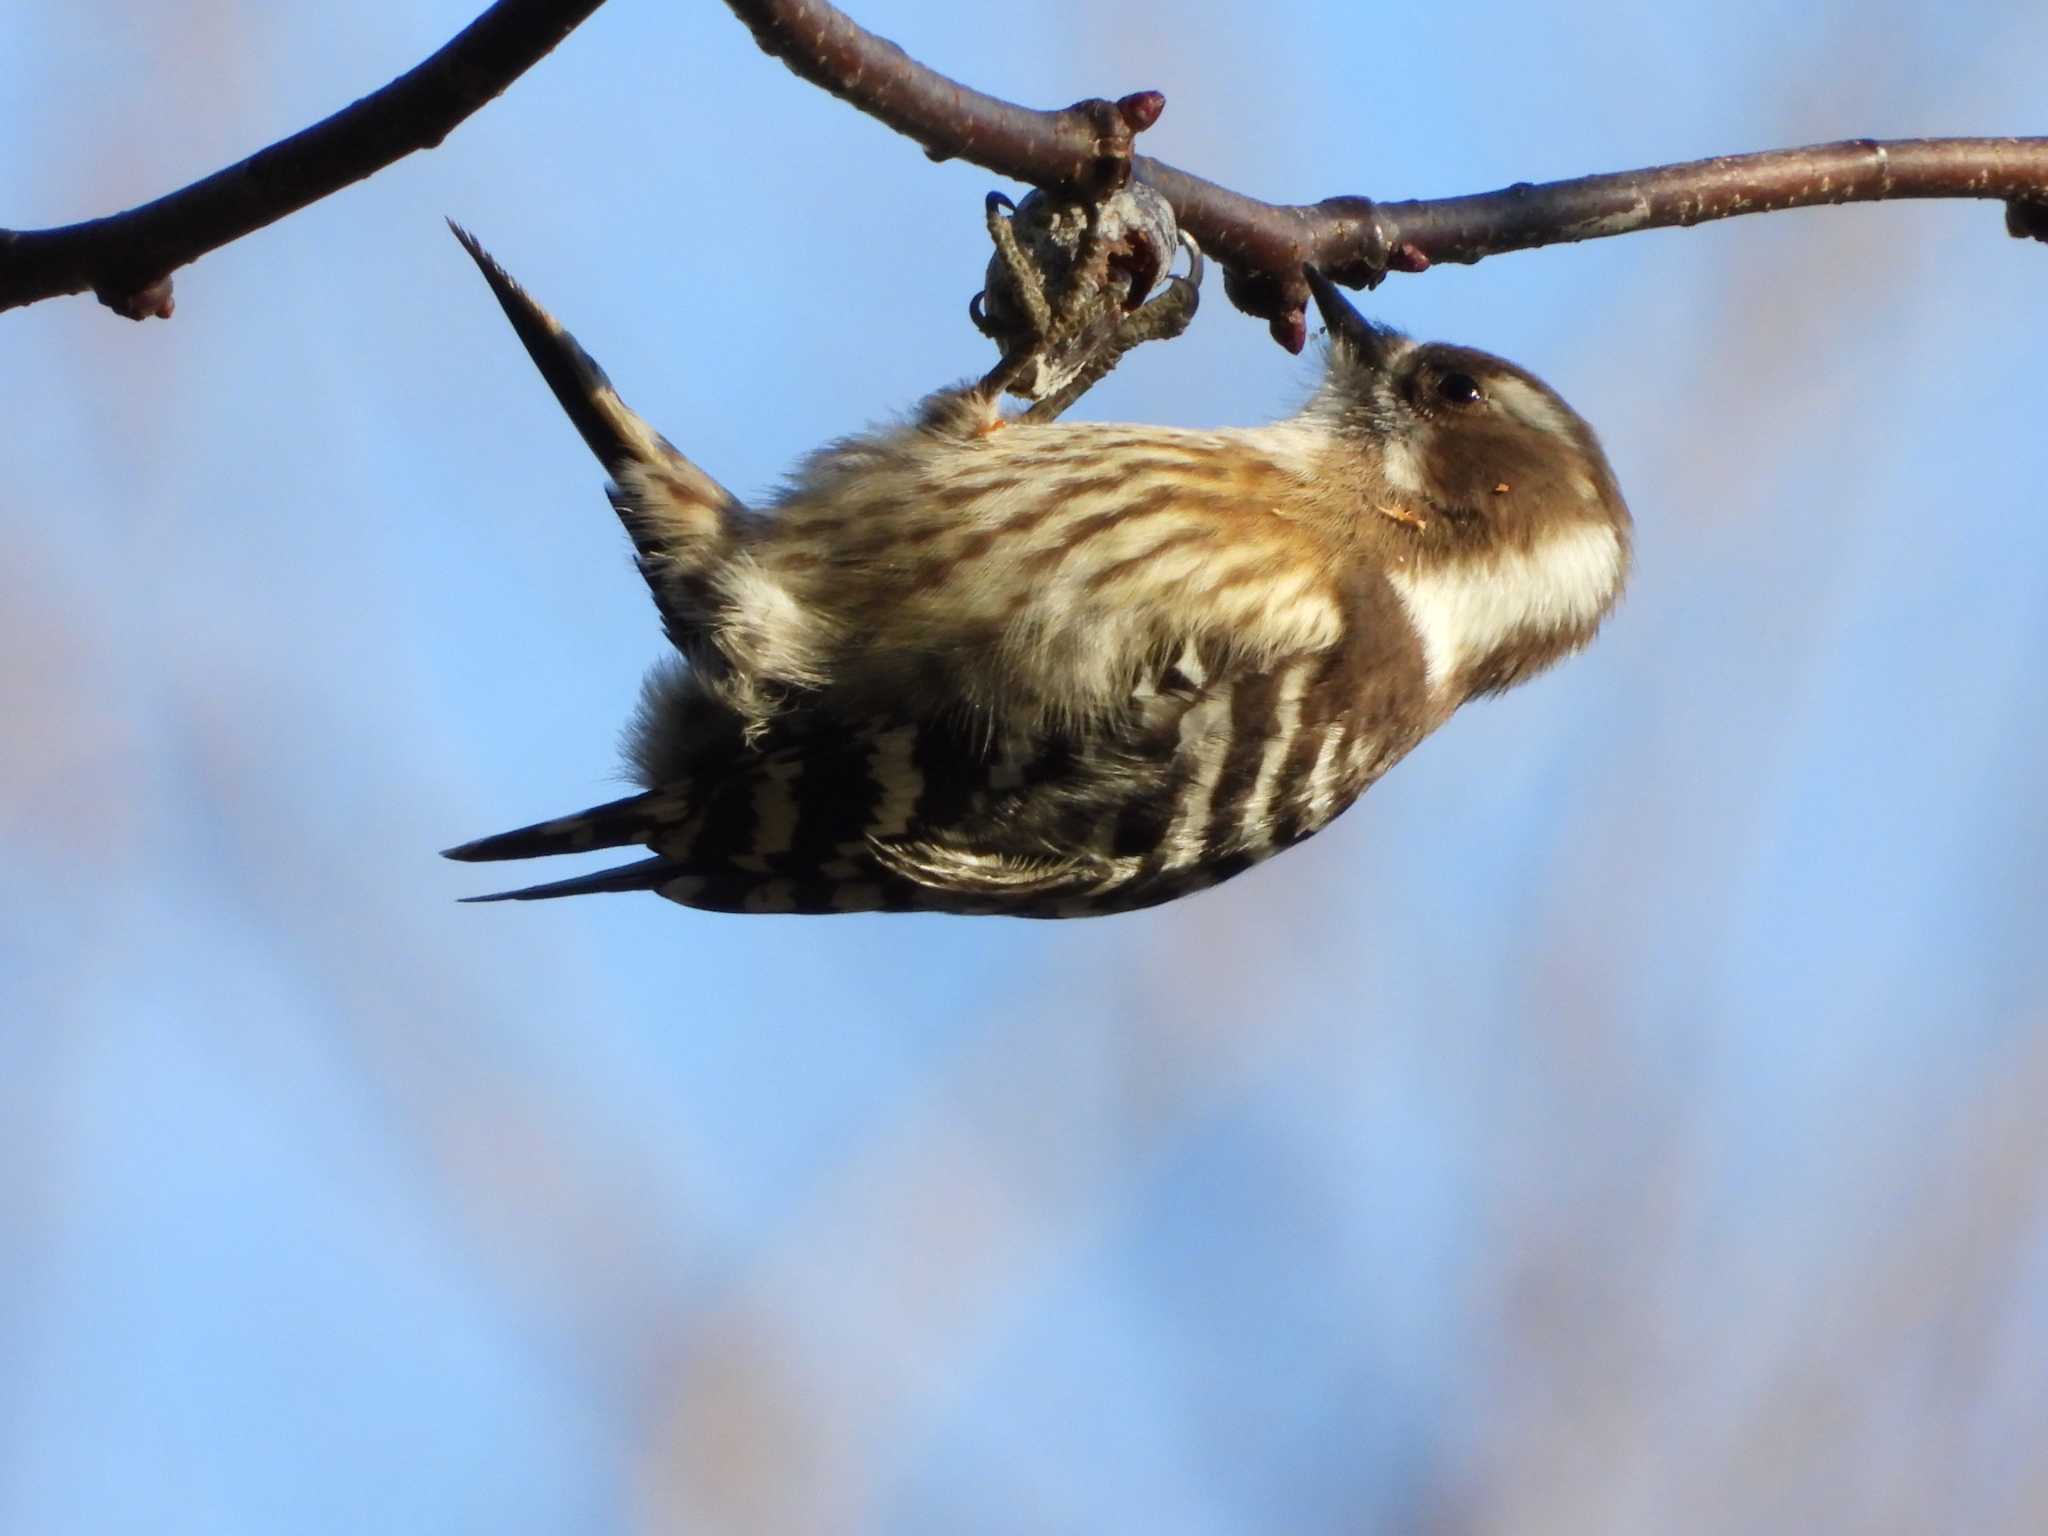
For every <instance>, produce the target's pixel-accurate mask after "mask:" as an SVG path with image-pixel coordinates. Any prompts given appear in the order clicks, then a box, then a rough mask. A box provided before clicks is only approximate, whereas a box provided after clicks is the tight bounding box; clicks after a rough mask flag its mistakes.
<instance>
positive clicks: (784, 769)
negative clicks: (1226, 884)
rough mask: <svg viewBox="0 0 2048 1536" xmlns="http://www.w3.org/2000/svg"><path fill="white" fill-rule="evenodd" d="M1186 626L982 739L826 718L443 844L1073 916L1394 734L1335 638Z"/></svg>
mask: <svg viewBox="0 0 2048 1536" xmlns="http://www.w3.org/2000/svg"><path fill="white" fill-rule="evenodd" d="M1215 668H1216V669H1215V670H1214V671H1213V672H1212V671H1211V661H1210V659H1209V658H1205V656H1204V655H1203V654H1202V652H1201V650H1200V648H1199V647H1197V646H1195V645H1192V644H1190V645H1188V646H1186V647H1184V648H1183V649H1182V650H1181V651H1179V652H1177V653H1176V654H1175V655H1174V656H1173V657H1172V658H1170V659H1169V660H1167V661H1165V662H1164V663H1162V664H1161V665H1159V666H1158V667H1156V668H1154V669H1152V670H1151V671H1149V672H1148V673H1147V675H1146V676H1145V678H1144V680H1143V681H1142V682H1141V684H1140V685H1139V687H1138V688H1137V690H1136V691H1135V693H1134V695H1133V696H1132V698H1131V699H1130V700H1129V704H1128V708H1127V709H1125V710H1123V711H1119V712H1118V714H1117V716H1116V717H1115V719H1114V720H1112V721H1108V722H1102V723H1098V724H1097V725H1095V726H1093V727H1090V728H1087V729H1084V730H1081V731H1079V732H1066V731H1060V730H1046V731H1044V732H1043V733H1041V734H1039V735H1037V736H1035V737H1033V738H1032V739H1030V740H1029V741H1025V742H1016V741H1013V742H1012V743H1011V744H1010V745H1009V746H1007V747H1005V748H993V747H991V746H990V745H989V744H988V738H987V736H986V734H985V733H981V732H976V731H974V730H971V729H965V728H963V727H962V726H961V725H960V724H959V723H958V722H957V721H955V720H953V719H950V718H949V719H947V720H944V721H936V722H935V721H909V720H899V721H893V722H890V723H888V724H886V725H884V726H883V727H882V728H879V729H867V730H860V729H842V730H838V731H824V732H819V733H816V734H814V735H812V736H811V737H809V738H807V739H805V740H803V741H800V742H796V743H793V744H788V745H784V746H782V747H780V748H777V749H774V750H769V751H765V752H759V753H751V752H749V753H742V754H741V755H740V756H739V757H738V758H737V759H736V760H734V761H733V762H731V763H730V764H729V765H728V766H727V767H726V768H725V769H724V770H722V771H720V772H717V773H707V774H704V775H703V776H701V777H700V778H699V779H698V780H697V781H696V783H695V784H693V785H692V786H690V787H689V788H687V789H685V788H679V787H664V788H659V789H655V790H651V791H649V792H647V793H645V794H642V795H636V796H632V797H630V798H628V799H625V800H620V801H614V802H612V803H611V804H609V805H605V806H599V807H595V808H593V809H592V810H590V811H587V812H583V813H580V814H579V815H577V816H571V817H564V818H561V819H559V820H556V821H551V822H544V823H540V824H539V825H537V826H534V827H529V828H525V829H522V830H520V831H517V832H512V833H507V834H503V835H502V836H499V837H495V838H486V839H483V840H481V841H479V842H476V843H472V844H468V845H465V846H464V847H462V848H458V849H454V850H451V853H452V856H454V857H457V858H462V859H479V860H480V859H502V858H524V857H531V856H535V855H542V854H553V853H564V852H574V851H580V850H584V849H594V848H600V847H620V846H627V845H630V844H635V843H638V844H642V845H644V846H646V847H647V848H648V849H649V850H650V851H651V853H652V854H653V857H651V858H647V859H643V860H640V861H638V862H636V863H632V864H628V865H625V866H623V867H620V868H617V869H612V870H606V871H601V872H599V873H597V874H593V875H586V876H580V877H576V878H572V879H568V880H562V881H557V882H553V883H550V884H545V885H538V886H531V887H527V888H525V889H522V890H517V891H511V892H506V893H504V896H503V897H489V898H480V899H486V900H494V899H506V898H509V899H519V900H527V899H536V898H544V897H553V896H567V895H578V894H584V893H587V892H595V891H619V890H649V891H655V892H657V893H658V894H660V895H663V896H666V897H668V898H670V899H671V900H674V901H678V902H681V903H683V904H684V905H687V906H692V907H700V908H705V909H709V910H715V911H733V912H804V913H825V912H855V911H940V912H956V913H977V914H992V913H1006V914H1010V915H1014V916H1024V917H1069V916H1087V915H1092V914H1097V913H1106V912H1116V911H1125V910H1130V909H1133V908H1137V907H1144V906H1150V905H1153V904H1155V903H1157V902H1161V901H1165V900H1168V899H1170V898H1172V897H1174V896H1177V895H1181V894H1184V893H1186V892H1189V891H1192V890H1197V889H1200V888H1202V887H1205V886H1209V885H1213V884H1216V883H1217V882H1218V881H1220V880H1223V879H1227V878H1228V877H1229V876H1231V875H1233V874H1235V873H1237V872H1238V871H1240V870H1242V869H1244V868H1246V867H1248V866H1249V865H1250V864H1252V863H1255V862H1257V861H1258V860H1259V859H1262V858H1264V857H1266V856H1268V855H1269V854H1271V853H1274V852H1277V851H1278V850H1279V849H1281V848H1284V847H1286V846H1289V845H1290V844H1292V843H1294V842H1297V841H1299V840H1300V839H1301V838H1303V837H1305V836H1307V835H1308V834H1309V833H1311V832H1313V831H1315V830H1316V829H1318V828H1319V827H1321V826H1323V825H1325V824H1326V823H1327V822H1328V821H1329V820H1330V819H1331V817H1333V816H1334V815H1336V813H1337V812H1338V811H1340V810H1342V809H1343V808H1344V806H1345V805H1347V804H1349V802H1350V801H1351V799H1352V798H1354V797H1355V795H1356V794H1357V792H1358V789H1359V788H1360V787H1362V784H1363V782H1364V780H1365V777H1366V775H1367V773H1368V771H1376V769H1377V767H1378V766H1383V764H1384V762H1385V761H1391V757H1392V755H1398V751H1397V750H1394V748H1395V746H1396V744H1395V743H1394V742H1393V741H1392V739H1391V738H1390V737H1389V736H1388V735H1387V734H1386V733H1385V732H1384V731H1381V732H1375V731H1373V730H1372V729H1371V728H1370V727H1369V726H1368V725H1366V724H1364V723H1362V722H1361V720H1360V718H1359V716H1358V715H1357V713H1356V711H1353V710H1348V709H1347V708H1346V707H1345V705H1346V703H1347V702H1348V701H1349V700H1350V698H1351V695H1352V690H1351V680H1350V678H1349V676H1348V668H1347V657H1346V655H1345V653H1344V652H1343V651H1342V650H1341V649H1340V648H1335V647H1332V648H1325V649H1322V650H1317V651H1311V652H1302V653H1297V654H1294V655H1290V656H1287V657H1284V658H1281V659H1280V660H1279V661H1278V662H1277V663H1275V664H1273V665H1270V666H1266V667H1259V668H1253V667H1250V666H1247V665H1245V664H1243V663H1241V662H1239V663H1236V664H1232V663H1231V662H1230V661H1229V660H1228V659H1227V658H1221V659H1218V660H1217V661H1216V662H1215Z"/></svg>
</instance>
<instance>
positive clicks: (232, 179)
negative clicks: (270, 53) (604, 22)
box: [0, 0, 604, 320]
mask: <svg viewBox="0 0 2048 1536" xmlns="http://www.w3.org/2000/svg"><path fill="white" fill-rule="evenodd" d="M603 3H604V0H498V3H497V4H495V5H493V6H492V7H491V8H490V9H489V10H487V11H485V12H484V14H483V15H481V16H479V17H478V18H477V19H476V20H475V21H473V22H471V23H470V24H469V26H467V27H465V28H464V29H463V30H462V31H461V32H460V33H459V34H457V35H456V37H455V38H454V39H453V40H452V41H451V42H449V44H448V45H447V46H446V47H445V48H443V49H441V51H440V52H438V53H436V54H435V55H434V56H433V57H431V58H429V59H428V60H427V61H426V62H425V63H423V64H421V65H419V66H418V67H417V68H415V69H412V70H410V71H408V72H407V73H405V74H403V75H400V76H399V77H398V78H397V79H396V80H394V81H392V82H391V83H390V84H389V85H387V86H385V87H384V88H383V89H382V90H379V91H374V92H372V93H371V94H370V95H368V96H365V97H364V98H363V99H362V100H360V101H358V102H356V103H354V104H353V105H351V106H348V107H344V108H343V109H342V110H341V111H339V112H337V113H335V114H334V115H333V116H332V117H330V118H327V119H326V120H325V121H323V122H319V123H315V124H314V125H313V126H312V127H310V128H308V129H306V130H304V131H303V132H300V133H295V134H293V135H292V136H291V137H290V138H288V139H284V140H281V141H279V142H278V143H276V144H273V145H271V146H270V147H269V148H268V149H265V150H260V151H258V152H257V153H256V154H253V155H251V156H250V157H249V158H248V159H246V160H244V161H242V162H240V163H239V164H237V165H231V166H229V167H228V168H227V169H226V170H223V171H216V172H215V173H214V174H213V175H211V176H209V177H207V178H206V179H205V180H204V181H195V182H194V183H192V185H191V186H189V187H185V188H182V189H181V190H179V191H176V192H173V193H171V194H170V195H168V196H166V197H160V198H158V199H157V200H156V201H155V202H153V203H145V204H143V205H142V206H141V207H139V208H131V209H129V210H128V211H127V212H125V213H117V214H112V215H110V216H108V217H106V218H103V219H92V220H88V221H87V222H85V223H83V224H69V225H66V226H64V227H63V228H60V229H37V230H25V231H15V230H0V310H6V309H13V308H15V307H16V306H18V305H23V304H33V303H35V302H37V301H38V300H40V299H48V298H55V297H56V296H58V295H59V294H66V293H83V292H85V291H86V290H87V289H88V288H89V289H91V290H93V292H94V293H96V294H97V295H98V296H99V299H100V302H101V303H103V304H105V305H107V306H108V307H109V308H110V309H112V310H114V311H115V312H116V313H118V314H122V315H126V316H127V317H128V318H129V319H131V320H141V319H144V318H145V317H147V316H150V315H157V316H161V317H164V318H168V317H169V315H170V313H171V305H172V301H171V273H172V272H174V271H175V270H177V269H178V268H179V267H182V266H184V265H185V264H186V263H188V262H191V261H195V260H197V259H198V258H199V257H201V256H203V255H205V254H206V253H207V252H208V251H211V250H216V249H218V248H219V247H221V246H223V245H226V244H227V243H228V242H229V241H231V240H237V239H240V238H241V237H242V236H243V235H246V234H248V233H249V232H250V231H251V230H256V229H261V228H262V227H263V226H264V225H266V224H271V223H274V222H276V221H277V220H278V219H281V218H283V217H284V216H285V215H286V214H288V213H295V212H297V211H298V210H299V209H301V208H303V207H305V206H306V205H307V204H308V203H314V202H318V201H319V200H320V199H321V198H323V197H325V196H327V195H328V194H329V193H330V192H336V191H339V190H340V189H341V188H343V187H345V186H348V185H349V184H350V183H352V182H357V181H361V180H362V179H363V178H364V177H366V176H368V175H370V174H371V173H372V172H375V171H380V170H382V169H383V168H384V167H385V166H387V165H389V164H391V163H392V162H393V161H394V160H400V159H403V158H404V157H405V156H407V155H409V154H411V153H412V152H413V151H415V150H419V149H431V148H433V147H434V146H435V145H437V144H439V143H440V142H441V140H443V139H444V138H446V137H447V136H448V134H449V132H450V131H451V130H453V129H454V128H455V126H456V125H457V124H459V123H460V122H462V120H463V119H464V118H466V117H468V116H469V115H470V114H471V113H472V112H474V111H476V110H477V108H479V107H481V106H482V105H483V104H484V103H485V102H487V101H490V100H491V99H492V98H493V97H495V96H497V95H498V94H499V93H500V92H502V91H503V90H504V89H505V88H506V87H507V86H508V85H510V84H511V83H512V82H513V81H514V80H516V79H518V78H519V77H520V76H521V75H522V74H524V73H525V72H526V71H527V70H528V69H530V68H531V67H532V66H533V65H534V64H536V63H537V62H539V61H540V60H541V59H542V58H544V57H545V56H546V55H547V54H548V53H549V52H550V51H552V50H553V49H554V47H555V45H556V44H558V43H559V42H561V41H562V39H563V38H565V37H567V36H568V35H569V34H570V33H571V32H573V31H574V30H575V29H576V27H577V25H578V24H579V23H580V22H581V21H582V20H583V19H584V18H585V17H586V16H588V15H589V14H590V13H591V12H592V11H594V10H596V9H597V8H598V6H599V5H601V4H603Z"/></svg>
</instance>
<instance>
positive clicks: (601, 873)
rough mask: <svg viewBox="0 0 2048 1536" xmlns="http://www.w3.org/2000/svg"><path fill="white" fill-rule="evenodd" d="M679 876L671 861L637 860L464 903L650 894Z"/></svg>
mask: <svg viewBox="0 0 2048 1536" xmlns="http://www.w3.org/2000/svg"><path fill="white" fill-rule="evenodd" d="M681 873H683V870H682V866H681V865H679V864H677V863H676V862H675V861H674V860H673V859H664V858H659V857H656V858H652V859H641V860H639V861H638V862H637V863H633V864H621V865H619V866H618V867H617V868H614V869H600V870H598V871H597V872H596V873H595V874H589V875H576V876H573V877H572V878H570V879H567V880H551V881H549V882H548V883H547V884H545V885H528V886H522V887H521V888H520V889H518V890H516V891H493V892H491V893H490V894H489V895H488V896H464V897H463V898H462V900H463V901H465V902H484V901H548V900H552V899H553V898H554V897H557V896H588V895H590V894H591V893H593V892H596V891H651V890H653V889H654V888H655V887H656V886H659V885H662V884H665V883H666V882H667V881H669V880H671V879H673V878H675V876H677V875H679V874H681Z"/></svg>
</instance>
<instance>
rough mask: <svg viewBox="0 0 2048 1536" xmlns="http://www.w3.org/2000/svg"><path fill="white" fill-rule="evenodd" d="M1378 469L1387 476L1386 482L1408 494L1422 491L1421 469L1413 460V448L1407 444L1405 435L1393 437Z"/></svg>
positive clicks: (1417, 493) (1411, 494)
mask: <svg viewBox="0 0 2048 1536" xmlns="http://www.w3.org/2000/svg"><path fill="white" fill-rule="evenodd" d="M1380 469H1381V472H1382V473H1384V474H1385V475H1386V477H1387V484H1388V485H1390V486H1392V487H1393V488H1394V489H1395V490H1397V491H1401V492H1403V493H1405V494H1406V495H1409V496H1418V495H1420V494H1421V493H1422V470H1421V468H1420V466H1418V465H1417V464H1416V462H1415V450H1414V449H1413V448H1411V447H1410V446H1409V445H1408V440H1407V439H1406V438H1405V437H1393V438H1389V439H1388V440H1387V445H1386V449H1385V451H1384V453H1383V454H1382V456H1381V460H1380Z"/></svg>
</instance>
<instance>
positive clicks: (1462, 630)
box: [1388, 523, 1622, 689]
mask: <svg viewBox="0 0 2048 1536" xmlns="http://www.w3.org/2000/svg"><path fill="white" fill-rule="evenodd" d="M1621 565H1622V554H1621V540H1620V539H1619V538H1618V537H1617V536H1616V535H1615V532H1614V530H1613V529H1612V528H1603V527H1600V526H1599V525H1597V524H1592V523H1588V524H1583V525H1581V526H1580V527H1577V528H1574V529H1572V530H1570V531H1569V532H1567V533H1560V534H1557V535H1556V536H1554V537H1552V538H1550V539H1548V540H1546V541H1545V542H1543V543H1542V544H1539V545H1538V546H1537V547H1536V548H1535V549H1533V550H1529V551H1527V552H1526V553H1521V552H1517V553H1513V554H1506V555H1500V556H1497V557H1495V558H1494V559H1492V560H1489V561H1484V562H1476V563H1473V564H1470V565H1452V566H1448V567H1446V568H1444V569H1442V570H1434V571H1404V570H1396V571H1394V572H1392V573H1390V575H1389V577H1388V579H1389V580H1390V581H1391V582H1392V583H1393V587H1394V591H1395V592H1396V593H1398V594H1399V595H1400V598H1401V602H1402V603H1403V605H1404V606H1405V607H1406V608H1407V610H1408V616H1409V618H1410V619H1412V620H1413V621H1414V623H1415V628H1416V630H1417V632H1418V633H1419V634H1420V635H1421V637H1422V655H1423V663H1424V665H1425V667H1426V668H1427V669H1428V673H1429V686H1430V687H1431V688H1432V689H1434V688H1439V687H1442V686H1443V685H1444V684H1445V683H1446V682H1448V681H1449V680H1450V679H1452V678H1454V677H1456V676H1457V675H1458V674H1459V673H1460V672H1461V671H1463V670H1464V669H1465V668H1466V667H1467V666H1469V665H1470V664H1471V663H1472V662H1474V661H1476V660H1478V659H1479V658H1480V657H1482V656H1486V655H1488V654H1490V653H1491V652H1493V651H1494V650H1496V649H1498V648H1499V647H1500V646H1501V645H1503V644H1504V643H1506V642H1507V641H1509V640H1511V639H1513V638H1515V637H1516V636H1517V635H1522V634H1526V633H1528V632H1530V631H1532V630H1533V631H1538V632H1542V631H1549V632H1552V633H1557V632H1562V631H1566V630H1573V629H1578V628H1580V627H1582V626H1584V625H1587V624H1590V623H1592V622H1593V621H1594V620H1595V619H1597V618H1599V616H1600V615H1601V613H1602V612H1603V611H1605V609H1606V607H1607V605H1608V603H1609V602H1611V601H1612V600H1613V598H1614V593H1615V590H1616V588H1617V587H1619V586H1620V584H1621Z"/></svg>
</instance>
